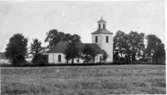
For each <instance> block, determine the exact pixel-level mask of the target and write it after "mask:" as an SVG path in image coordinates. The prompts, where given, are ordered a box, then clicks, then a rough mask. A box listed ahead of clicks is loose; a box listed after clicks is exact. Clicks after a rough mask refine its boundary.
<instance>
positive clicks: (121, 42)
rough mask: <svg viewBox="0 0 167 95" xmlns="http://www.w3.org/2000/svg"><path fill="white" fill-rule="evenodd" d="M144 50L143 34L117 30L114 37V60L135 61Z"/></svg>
mask: <svg viewBox="0 0 167 95" xmlns="http://www.w3.org/2000/svg"><path fill="white" fill-rule="evenodd" d="M143 51H144V34H143V33H137V32H134V31H131V32H130V33H129V34H126V33H124V32H123V31H118V32H117V33H116V35H115V37H114V61H117V62H119V63H120V62H128V63H131V62H135V61H136V57H141V56H142V55H143Z"/></svg>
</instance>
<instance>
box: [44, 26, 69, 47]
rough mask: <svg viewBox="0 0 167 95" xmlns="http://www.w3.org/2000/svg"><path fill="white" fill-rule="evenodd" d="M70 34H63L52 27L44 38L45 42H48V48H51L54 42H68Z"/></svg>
mask: <svg viewBox="0 0 167 95" xmlns="http://www.w3.org/2000/svg"><path fill="white" fill-rule="evenodd" d="M71 37H72V36H71V35H70V34H65V33H63V32H59V31H58V30H56V29H52V30H50V31H49V32H48V33H47V37H46V39H45V42H48V43H49V45H48V47H49V49H53V48H54V47H55V46H56V44H57V43H58V42H60V41H67V42H69V41H70V40H71Z"/></svg>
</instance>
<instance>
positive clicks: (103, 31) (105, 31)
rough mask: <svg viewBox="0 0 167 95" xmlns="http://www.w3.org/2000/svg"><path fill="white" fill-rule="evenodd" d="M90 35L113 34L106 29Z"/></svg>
mask: <svg viewBox="0 0 167 95" xmlns="http://www.w3.org/2000/svg"><path fill="white" fill-rule="evenodd" d="M92 34H113V33H112V32H110V31H108V30H107V29H97V30H96V31H94V32H93V33H92Z"/></svg>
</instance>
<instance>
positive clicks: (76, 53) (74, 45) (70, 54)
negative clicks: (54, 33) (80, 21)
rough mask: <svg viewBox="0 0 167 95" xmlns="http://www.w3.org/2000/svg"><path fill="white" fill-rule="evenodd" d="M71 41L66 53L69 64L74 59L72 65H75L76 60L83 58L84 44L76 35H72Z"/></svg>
mask: <svg viewBox="0 0 167 95" xmlns="http://www.w3.org/2000/svg"><path fill="white" fill-rule="evenodd" d="M70 38H71V40H70V41H69V44H68V48H67V49H66V51H65V54H66V59H67V63H68V60H69V59H72V64H73V63H74V58H77V57H81V52H82V49H83V47H82V42H81V41H80V37H79V36H78V35H76V34H74V35H72V36H71V37H70Z"/></svg>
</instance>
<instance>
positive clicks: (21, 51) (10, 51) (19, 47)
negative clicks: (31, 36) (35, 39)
mask: <svg viewBox="0 0 167 95" xmlns="http://www.w3.org/2000/svg"><path fill="white" fill-rule="evenodd" d="M26 47H27V39H26V38H25V37H24V36H23V35H22V34H14V35H13V36H12V37H11V38H10V40H9V43H8V44H7V48H6V52H5V55H6V57H7V58H9V60H10V61H11V63H12V64H13V65H15V66H16V65H24V62H25V55H26V53H27V48H26Z"/></svg>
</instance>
